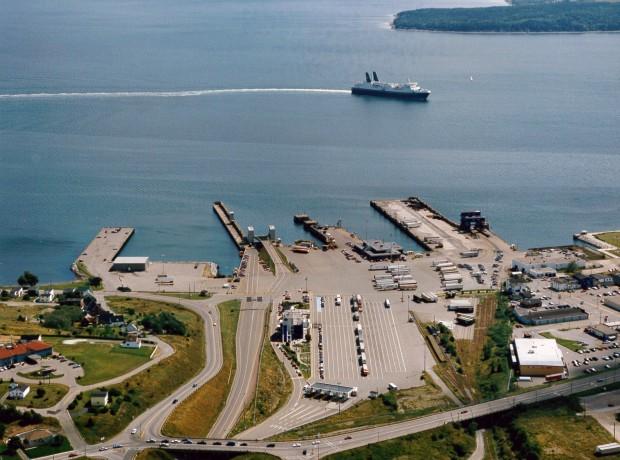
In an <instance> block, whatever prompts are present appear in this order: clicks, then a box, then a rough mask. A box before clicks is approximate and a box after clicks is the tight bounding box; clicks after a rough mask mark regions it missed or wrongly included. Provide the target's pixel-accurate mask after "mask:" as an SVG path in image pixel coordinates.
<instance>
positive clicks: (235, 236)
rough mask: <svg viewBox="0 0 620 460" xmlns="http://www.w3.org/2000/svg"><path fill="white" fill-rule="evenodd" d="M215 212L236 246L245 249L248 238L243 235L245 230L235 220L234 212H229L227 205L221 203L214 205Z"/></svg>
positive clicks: (217, 202)
mask: <svg viewBox="0 0 620 460" xmlns="http://www.w3.org/2000/svg"><path fill="white" fill-rule="evenodd" d="M213 211H214V212H215V214H217V217H218V218H219V219H220V222H222V225H223V226H224V228H226V231H227V232H228V234H229V235H230V237H231V238H232V240H233V241H234V242H235V245H236V246H237V248H238V249H243V247H244V246H245V245H246V238H245V236H244V235H243V230H241V227H240V226H239V224H238V223H237V221H236V220H235V214H234V212H232V211H229V210H228V208H227V207H226V205H225V204H224V203H223V202H221V201H216V202H214V203H213Z"/></svg>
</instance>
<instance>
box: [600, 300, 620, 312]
mask: <svg viewBox="0 0 620 460" xmlns="http://www.w3.org/2000/svg"><path fill="white" fill-rule="evenodd" d="M603 304H604V305H605V306H606V307H609V308H613V309H614V310H616V311H620V300H617V299H614V298H612V297H605V300H604V302H603Z"/></svg>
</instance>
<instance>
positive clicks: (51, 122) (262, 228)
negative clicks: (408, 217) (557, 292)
mask: <svg viewBox="0 0 620 460" xmlns="http://www.w3.org/2000/svg"><path fill="white" fill-rule="evenodd" d="M490 4H493V2H484V1H478V2H455V1H452V2H449V1H442V2H429V1H426V2H425V1H417V0H414V1H408V2H405V1H401V0H385V1H374V2H369V3H364V4H359V3H358V2H352V1H348V0H345V1H340V2H332V1H326V0H318V1H314V2H303V1H296V0H264V1H260V2H258V1H244V0H236V1H235V0H233V1H225V2H224V1H201V2H198V1H187V0H182V1H179V2H175V3H174V4H171V3H170V2H164V1H157V0H155V1H149V2H145V1H120V2H119V1H114V2H112V1H108V0H102V1H93V2H79V1H60V2H58V1H47V0H46V1H36V0H35V1H32V2H11V1H5V0H0V10H1V11H2V12H3V14H2V15H0V174H1V176H0V177H1V178H2V179H1V180H0V205H1V207H2V218H1V221H0V283H8V282H12V281H13V280H15V279H16V277H17V276H18V274H19V273H21V271H23V270H25V269H29V270H32V271H34V272H35V273H37V274H38V275H39V277H40V278H41V279H42V280H44V281H48V280H49V281H55V280H62V279H67V278H69V277H70V272H69V266H70V264H71V262H72V260H73V259H74V258H75V257H76V256H77V255H78V254H79V252H80V251H81V249H82V248H83V247H84V246H85V245H86V244H87V243H88V242H89V241H90V240H91V239H92V237H93V236H94V235H95V233H96V232H97V230H98V229H99V227H101V226H107V225H124V226H133V227H136V229H137V232H136V235H135V237H134V238H133V240H132V241H131V242H130V244H129V245H128V246H127V248H126V249H125V254H127V255H148V256H150V257H152V258H153V259H159V258H161V255H162V254H165V258H166V260H173V259H177V260H201V259H207V260H213V261H216V262H217V263H219V264H220V266H221V268H222V269H223V270H224V271H230V270H231V268H232V267H233V266H235V265H236V264H237V261H238V259H237V255H236V250H235V248H234V246H233V244H232V243H231V241H230V240H229V237H228V235H227V234H226V233H225V232H224V230H223V228H222V227H221V225H220V223H219V221H217V219H216V218H215V215H214V214H213V212H212V210H211V205H212V202H213V201H215V200H223V201H224V202H225V203H226V204H228V205H229V206H230V208H232V209H233V210H234V211H235V213H236V216H237V218H238V220H239V221H240V222H241V223H242V224H243V225H244V226H247V225H254V226H255V227H256V229H257V231H258V232H259V233H260V232H266V228H267V225H269V224H274V225H276V227H277V231H278V234H279V236H281V237H282V238H283V239H284V240H285V241H292V240H294V239H296V238H308V235H307V234H305V233H304V232H303V231H302V230H301V229H300V228H298V227H295V226H294V225H293V222H292V216H293V214H295V213H298V212H307V213H309V214H310V215H311V216H312V217H314V218H316V219H318V220H319V221H321V222H325V223H336V221H337V220H339V219H341V220H342V223H343V225H345V226H346V227H347V228H350V229H351V230H353V231H356V232H358V233H360V234H361V235H362V236H364V237H369V238H372V237H377V238H385V239H395V240H397V241H399V242H401V243H402V244H404V245H405V246H406V247H408V248H414V247H415V246H414V244H413V243H412V242H411V241H408V240H407V239H406V238H404V237H403V235H401V234H400V233H399V231H398V230H396V229H395V228H394V227H393V226H392V225H391V224H389V223H388V222H386V221H385V219H383V218H382V217H380V216H379V215H378V214H377V213H376V212H375V211H374V210H372V209H371V208H370V206H369V204H368V202H369V200H370V199H373V198H389V197H394V198H398V197H406V196H411V195H418V196H421V197H423V198H424V199H426V200H427V201H429V202H430V203H432V205H433V206H435V207H436V208H438V209H439V210H441V211H442V212H444V213H445V214H447V215H448V216H449V217H452V218H457V217H458V213H459V212H460V211H461V210H464V209H471V208H476V209H481V210H482V211H483V212H484V214H486V215H487V217H488V218H489V219H490V222H491V225H492V227H493V228H494V229H495V230H496V231H497V232H499V233H500V234H501V235H502V236H504V237H505V239H507V240H508V241H510V242H514V243H517V244H519V245H520V246H522V247H528V246H542V245H551V244H564V243H568V242H570V240H571V235H572V233H574V232H577V231H579V230H582V229H589V230H598V229H607V228H618V227H620V181H619V180H618V173H619V172H620V151H619V147H618V146H619V145H620V111H619V109H618V107H620V35H619V34H566V35H476V34H472V35H464V34H440V33H428V32H397V31H393V30H390V28H389V27H388V26H387V24H388V22H389V20H390V15H392V14H393V13H396V12H397V11H400V10H402V9H409V8H415V7H423V6H430V5H433V6H442V5H445V6H455V5H461V6H469V5H479V6H483V5H490ZM367 70H377V72H378V73H379V76H380V77H382V78H385V79H387V80H392V81H398V80H405V79H407V78H412V79H415V80H417V81H418V82H419V83H420V84H421V85H422V86H424V87H428V88H430V89H431V90H432V91H433V93H432V95H431V98H430V100H429V102H428V103H426V104H411V103H404V102H402V101H389V100H373V99H368V98H359V97H354V96H351V95H350V94H347V92H346V91H302V90H304V89H315V90H316V89H326V90H347V89H348V88H349V87H350V85H351V83H352V82H354V81H357V80H359V79H361V78H362V77H363V72H365V71H367ZM470 77H471V78H470ZM257 88H260V89H297V90H299V91H274V90H270V91H237V90H240V89H257ZM205 90H236V91H215V92H214V91H205ZM128 92H129V93H132V94H126V93H128ZM136 92H137V93H138V94H135V93H136ZM40 93H47V94H58V93H88V94H85V95H84V94H82V95H76V94H65V95H56V96H51V97H50V96H33V95H35V94H40ZM97 93H98V94H97ZM18 95H20V96H19V97H16V96H18Z"/></svg>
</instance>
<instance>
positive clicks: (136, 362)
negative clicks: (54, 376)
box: [44, 337, 153, 385]
mask: <svg viewBox="0 0 620 460" xmlns="http://www.w3.org/2000/svg"><path fill="white" fill-rule="evenodd" d="M44 340H45V341H47V342H48V343H51V344H53V345H54V351H56V352H57V353H61V354H63V355H64V356H65V357H66V358H68V359H70V360H71V361H74V362H76V363H79V364H81V365H82V367H83V368H84V377H82V378H81V379H80V380H79V383H80V385H90V384H92V383H99V382H104V381H106V380H110V379H112V378H114V377H118V376H120V375H123V374H126V373H127V372H129V371H131V370H132V369H135V368H136V367H138V366H140V365H142V364H144V363H146V362H147V361H148V360H149V356H150V355H151V353H153V348H152V347H142V348H136V349H134V348H122V347H121V346H120V345H119V344H118V342H105V341H87V342H80V343H76V344H72V345H70V344H66V343H63V341H65V340H67V339H64V338H58V337H45V338H44Z"/></svg>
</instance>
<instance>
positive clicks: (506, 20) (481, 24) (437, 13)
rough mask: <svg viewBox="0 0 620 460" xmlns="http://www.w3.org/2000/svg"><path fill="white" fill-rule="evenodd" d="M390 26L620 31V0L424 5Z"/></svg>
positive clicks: (437, 29)
mask: <svg viewBox="0 0 620 460" xmlns="http://www.w3.org/2000/svg"><path fill="white" fill-rule="evenodd" d="M391 28H392V29H394V30H414V31H423V32H448V33H459V34H484V35H496V34H515V35H516V34H518V35H526V34H527V35H542V34H545V35H547V34H584V33H619V32H620V3H568V4H567V3H549V4H546V3H544V4H537V5H522V6H491V7H479V8H422V9H417V10H409V11H401V12H399V13H397V14H395V15H394V16H393V19H392V23H391Z"/></svg>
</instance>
